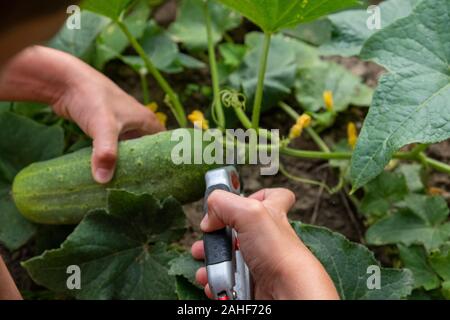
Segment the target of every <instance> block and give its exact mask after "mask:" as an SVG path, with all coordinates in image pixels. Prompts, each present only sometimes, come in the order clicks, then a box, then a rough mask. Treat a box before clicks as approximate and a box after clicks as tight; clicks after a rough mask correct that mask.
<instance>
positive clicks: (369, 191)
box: [359, 171, 408, 217]
mask: <svg viewBox="0 0 450 320" xmlns="http://www.w3.org/2000/svg"><path fill="white" fill-rule="evenodd" d="M407 194H408V187H407V184H406V179H405V177H404V176H403V175H402V174H400V173H394V172H387V171H385V172H383V173H381V174H380V175H379V176H378V177H376V178H375V179H374V180H372V181H371V182H369V183H368V184H367V185H366V186H365V194H364V198H363V199H362V201H361V204H360V207H359V209H360V211H361V212H362V213H363V214H364V215H366V216H375V217H382V216H385V215H386V214H387V213H389V212H390V211H392V209H394V205H395V203H397V202H399V201H402V200H403V199H404V198H405V196H406V195H407Z"/></svg>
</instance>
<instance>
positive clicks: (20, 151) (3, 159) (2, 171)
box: [0, 112, 64, 250]
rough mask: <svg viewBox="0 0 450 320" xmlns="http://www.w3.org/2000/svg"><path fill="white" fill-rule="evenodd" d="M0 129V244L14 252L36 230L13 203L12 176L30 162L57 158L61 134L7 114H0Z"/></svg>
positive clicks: (61, 146) (55, 128) (56, 130)
mask: <svg viewBox="0 0 450 320" xmlns="http://www.w3.org/2000/svg"><path fill="white" fill-rule="evenodd" d="M0 128H1V130H0V242H1V243H2V244H3V245H5V246H6V247H7V248H8V249H9V250H15V249H18V248H19V247H21V246H22V245H23V244H25V243H26V242H27V241H28V240H29V239H30V238H31V237H32V236H33V235H34V233H35V232H36V227H35V226H34V224H32V223H30V222H28V221H27V220H26V219H25V218H24V217H23V216H22V215H21V214H20V213H19V211H18V210H17V208H16V206H15V204H14V201H13V199H12V196H11V184H12V181H13V179H14V176H15V175H16V174H17V172H19V171H20V170H21V169H23V168H24V167H26V166H28V165H29V164H31V163H33V162H37V161H43V160H48V159H51V158H54V157H57V156H60V155H61V154H62V153H63V149H64V133H63V130H62V129H61V127H58V126H53V127H47V126H44V125H41V124H38V123H36V122H34V121H33V120H31V119H28V118H25V117H22V116H19V115H16V114H14V113H10V112H0Z"/></svg>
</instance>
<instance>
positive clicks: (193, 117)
mask: <svg viewBox="0 0 450 320" xmlns="http://www.w3.org/2000/svg"><path fill="white" fill-rule="evenodd" d="M188 119H189V121H191V122H192V123H193V124H194V126H195V127H198V128H201V129H203V130H208V129H209V123H208V120H206V119H205V116H204V115H203V112H201V111H199V110H194V111H192V113H191V114H190V115H188Z"/></svg>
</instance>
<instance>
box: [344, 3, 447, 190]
mask: <svg viewBox="0 0 450 320" xmlns="http://www.w3.org/2000/svg"><path fill="white" fill-rule="evenodd" d="M449 20H450V4H449V1H448V0H436V1H422V2H421V3H420V4H419V5H417V7H416V8H415V10H414V12H413V13H412V14H411V15H410V16H408V17H406V18H403V19H401V20H398V21H397V22H394V23H393V24H391V25H390V26H389V27H387V28H385V29H384V30H382V31H380V32H378V33H376V34H375V35H374V36H372V37H371V38H370V39H369V40H368V41H367V42H366V44H365V45H364V48H363V50H362V53H361V56H362V57H363V58H365V59H370V60H373V61H375V62H377V63H379V64H381V65H383V66H385V67H386V68H387V69H388V70H389V71H390V73H389V74H388V75H387V76H385V77H383V78H382V79H381V82H380V85H379V87H378V89H377V90H376V92H375V96H374V99H373V103H372V107H371V108H370V110H369V114H368V116H367V118H366V120H365V123H364V127H363V129H362V131H361V134H360V137H359V139H358V144H357V146H356V149H355V152H354V154H353V159H352V170H351V176H352V181H353V189H357V188H359V187H361V186H362V185H364V184H365V183H367V182H368V181H370V180H371V179H373V178H374V177H375V176H377V175H378V174H379V173H380V172H381V171H382V170H383V168H384V167H385V165H386V164H387V163H388V162H389V160H390V159H391V157H392V155H393V154H394V152H396V151H397V150H398V149H399V148H401V147H403V146H405V145H408V144H411V143H435V142H439V141H443V140H445V139H447V138H449V137H450V117H449V115H450V68H449V61H450V32H448V30H449Z"/></svg>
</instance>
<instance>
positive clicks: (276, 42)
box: [229, 32, 320, 108]
mask: <svg viewBox="0 0 450 320" xmlns="http://www.w3.org/2000/svg"><path fill="white" fill-rule="evenodd" d="M263 38H264V35H263V34H262V33H258V32H252V33H249V34H247V36H246V38H245V43H246V45H247V46H248V48H249V50H248V52H247V54H246V56H245V58H244V62H243V64H242V65H241V66H240V67H239V69H238V70H236V71H235V72H234V73H232V74H231V75H230V77H229V81H230V83H231V85H232V86H233V87H235V88H237V89H242V90H243V92H244V94H245V95H246V96H247V98H248V99H249V102H248V103H247V104H248V105H250V103H251V101H252V100H253V98H254V95H255V91H256V85H257V83H258V70H259V69H258V68H259V63H258V61H259V57H260V55H261V48H262V45H263ZM319 61H320V60H319V56H318V54H317V50H316V49H315V48H313V47H311V46H310V45H307V44H305V43H303V42H301V41H297V40H295V39H291V38H288V37H286V36H283V35H277V36H274V37H273V38H272V42H271V45H270V52H269V58H268V64H267V71H266V78H265V82H264V98H263V107H264V108H268V107H271V106H273V105H274V104H276V103H277V102H278V101H279V100H280V99H281V98H282V97H283V96H285V95H287V94H289V93H290V92H291V88H292V87H293V85H294V81H295V75H296V72H297V68H299V67H303V66H308V65H314V64H317V63H319Z"/></svg>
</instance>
